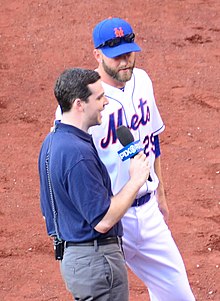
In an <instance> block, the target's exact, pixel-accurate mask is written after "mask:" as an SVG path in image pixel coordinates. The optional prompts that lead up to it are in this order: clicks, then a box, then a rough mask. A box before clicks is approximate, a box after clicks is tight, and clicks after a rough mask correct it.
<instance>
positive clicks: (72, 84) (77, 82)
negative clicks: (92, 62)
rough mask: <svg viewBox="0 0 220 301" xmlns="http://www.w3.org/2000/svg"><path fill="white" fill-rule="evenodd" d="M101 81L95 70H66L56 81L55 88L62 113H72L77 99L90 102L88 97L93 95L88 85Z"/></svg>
mask: <svg viewBox="0 0 220 301" xmlns="http://www.w3.org/2000/svg"><path fill="white" fill-rule="evenodd" d="M99 79H100V75H99V74H98V72H96V71H94V70H89V69H82V68H72V69H67V70H65V71H64V72H63V73H62V74H61V75H60V76H59V77H58V79H57V80H56V83H55V87H54V94H55V97H56V99H57V101H58V103H59V105H60V107H61V110H62V112H68V111H70V110H71V108H72V104H73V102H74V100H75V99H77V98H79V99H81V100H83V101H85V102H88V97H89V96H90V95H91V94H92V93H91V91H90V90H89V88H88V85H90V84H94V83H95V82H97V81H98V80H99Z"/></svg>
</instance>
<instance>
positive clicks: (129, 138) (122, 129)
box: [116, 125, 142, 161]
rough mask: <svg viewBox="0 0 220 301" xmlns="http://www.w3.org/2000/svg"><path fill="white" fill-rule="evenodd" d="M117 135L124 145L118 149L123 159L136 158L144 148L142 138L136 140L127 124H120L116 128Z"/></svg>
mask: <svg viewBox="0 0 220 301" xmlns="http://www.w3.org/2000/svg"><path fill="white" fill-rule="evenodd" d="M116 135H117V138H118V139H119V141H120V143H121V144H122V145H123V146H124V147H123V148H122V149H121V150H120V151H118V155H119V157H120V158H121V160H122V161H125V160H127V159H130V158H134V157H135V156H136V155H137V154H138V153H139V152H140V151H141V150H142V148H141V146H140V140H137V141H134V137H133V135H132V133H131V131H130V130H129V128H127V127H126V126H124V125H121V126H119V127H118V128H117V130H116Z"/></svg>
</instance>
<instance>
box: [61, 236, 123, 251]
mask: <svg viewBox="0 0 220 301" xmlns="http://www.w3.org/2000/svg"><path fill="white" fill-rule="evenodd" d="M121 243H122V240H121V237H119V236H118V237H106V238H102V239H94V240H90V241H85V242H72V241H66V242H65V246H66V248H68V247H71V246H74V247H83V246H85V247H89V246H95V245H97V246H104V245H109V244H118V245H121Z"/></svg>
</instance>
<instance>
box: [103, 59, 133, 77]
mask: <svg viewBox="0 0 220 301" xmlns="http://www.w3.org/2000/svg"><path fill="white" fill-rule="evenodd" d="M102 66H103V69H104V70H105V72H106V73H107V74H108V75H109V76H111V77H112V78H113V79H114V80H117V81H119V82H120V83H126V82H127V81H129V80H130V79H131V76H132V73H133V69H134V66H135V61H134V62H133V64H132V65H130V64H129V71H130V72H129V73H124V74H120V73H119V71H120V70H121V69H123V68H128V66H120V67H119V68H111V67H109V66H108V65H107V64H106V63H105V61H104V60H103V61H102Z"/></svg>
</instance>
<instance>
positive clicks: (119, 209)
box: [95, 180, 140, 233]
mask: <svg viewBox="0 0 220 301" xmlns="http://www.w3.org/2000/svg"><path fill="white" fill-rule="evenodd" d="M139 189H140V187H139V186H137V184H136V183H135V182H134V181H133V180H129V181H128V183H127V184H126V185H125V186H124V187H123V188H122V190H121V191H120V192H119V193H118V194H116V195H115V196H113V197H112V198H111V204H110V207H109V209H108V211H107V213H106V214H105V216H104V217H103V219H102V220H101V221H100V222H99V223H98V224H97V225H96V227H95V230H96V231H98V232H100V233H106V232H108V231H109V230H110V229H111V228H112V227H113V226H114V225H115V224H116V223H117V222H118V221H119V220H120V219H121V218H122V217H123V216H124V214H125V213H126V211H127V210H128V209H129V207H131V205H132V203H133V201H134V199H135V197H136V195H137V192H138V190H139Z"/></svg>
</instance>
